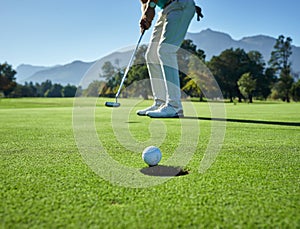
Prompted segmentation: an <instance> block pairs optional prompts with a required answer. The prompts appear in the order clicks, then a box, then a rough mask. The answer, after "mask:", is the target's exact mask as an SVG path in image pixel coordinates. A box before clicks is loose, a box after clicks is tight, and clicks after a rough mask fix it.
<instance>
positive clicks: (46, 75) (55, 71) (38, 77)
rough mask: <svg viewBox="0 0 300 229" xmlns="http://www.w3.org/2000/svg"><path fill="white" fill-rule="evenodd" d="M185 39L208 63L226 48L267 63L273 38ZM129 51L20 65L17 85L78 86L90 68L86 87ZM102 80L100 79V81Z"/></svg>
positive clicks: (298, 61)
mask: <svg viewBox="0 0 300 229" xmlns="http://www.w3.org/2000/svg"><path fill="white" fill-rule="evenodd" d="M186 39H190V40H192V41H193V43H194V44H196V45H197V48H199V49H202V50H204V51H205V54H206V57H207V58H206V60H210V59H211V57H212V56H216V55H219V54H220V53H221V52H222V51H224V50H225V49H229V48H242V49H244V50H245V51H246V52H249V51H251V50H256V51H259V52H260V53H261V54H262V55H263V57H264V59H265V62H266V63H267V62H268V60H269V59H270V54H271V52H272V50H273V47H274V44H275V42H276V38H273V37H269V36H264V35H258V36H251V37H245V38H242V39H241V40H234V39H232V38H231V36H230V35H228V34H226V33H222V32H216V31H213V30H211V29H206V30H203V31H201V32H199V33H187V35H186ZM292 51H293V54H292V56H291V61H292V64H293V65H292V68H293V71H295V72H298V73H299V72H300V47H296V46H293V47H292ZM131 55H132V50H126V51H120V52H114V53H112V54H110V55H107V56H105V57H103V58H101V59H100V60H98V61H93V62H88V63H87V62H82V61H78V60H77V61H74V62H72V63H69V64H66V65H57V66H54V67H42V66H32V65H25V64H22V65H20V66H18V67H17V69H16V70H17V75H16V77H17V82H18V83H24V82H25V81H27V82H30V81H32V82H38V83H41V82H43V81H45V80H47V79H49V80H51V81H52V82H54V83H60V84H62V85H66V84H68V83H70V84H73V85H79V83H80V81H81V79H82V78H83V77H84V75H85V73H86V72H87V70H88V69H89V68H90V67H91V66H92V65H93V64H97V65H95V66H94V68H93V73H92V74H91V75H90V76H89V77H85V82H84V83H81V85H83V86H85V87H86V86H87V85H88V84H89V83H90V82H92V81H93V80H95V79H97V80H98V79H99V80H101V78H100V77H99V78H98V76H99V75H100V74H101V72H102V66H103V64H104V63H105V62H106V61H110V62H111V63H112V64H113V65H116V66H118V67H120V68H122V67H125V66H127V64H128V62H129V59H130V56H131ZM102 80H103V79H102Z"/></svg>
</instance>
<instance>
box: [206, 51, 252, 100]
mask: <svg viewBox="0 0 300 229" xmlns="http://www.w3.org/2000/svg"><path fill="white" fill-rule="evenodd" d="M249 61H250V60H249V56H248V55H247V53H246V52H245V51H244V50H243V49H239V48H238V49H235V50H233V49H232V48H231V49H227V50H225V51H223V52H222V53H221V54H220V55H219V56H214V57H213V58H212V59H211V60H210V61H209V63H208V67H209V69H210V70H211V72H212V73H213V75H214V76H215V78H216V80H217V82H218V83H219V85H220V88H221V90H222V92H223V95H224V98H229V99H230V102H233V98H234V97H236V96H237V97H238V98H239V102H241V101H242V95H241V93H240V91H239V87H238V85H237V81H238V80H239V78H240V77H241V75H242V74H244V73H246V72H249ZM250 72H251V71H250Z"/></svg>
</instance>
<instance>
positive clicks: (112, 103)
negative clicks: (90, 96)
mask: <svg viewBox="0 0 300 229" xmlns="http://www.w3.org/2000/svg"><path fill="white" fill-rule="evenodd" d="M120 105H121V104H120V103H117V102H106V103H105V106H107V107H119V106H120Z"/></svg>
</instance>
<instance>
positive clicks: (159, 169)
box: [140, 165, 189, 177]
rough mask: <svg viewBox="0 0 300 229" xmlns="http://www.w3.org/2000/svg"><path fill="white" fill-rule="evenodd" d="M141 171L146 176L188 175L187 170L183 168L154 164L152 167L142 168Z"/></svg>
mask: <svg viewBox="0 0 300 229" xmlns="http://www.w3.org/2000/svg"><path fill="white" fill-rule="evenodd" d="M140 171H141V173H143V174H145V175H148V176H158V177H177V176H184V175H188V174H189V172H188V171H186V170H183V169H182V168H180V167H174V166H165V165H156V166H153V167H146V168H142V169H141V170H140Z"/></svg>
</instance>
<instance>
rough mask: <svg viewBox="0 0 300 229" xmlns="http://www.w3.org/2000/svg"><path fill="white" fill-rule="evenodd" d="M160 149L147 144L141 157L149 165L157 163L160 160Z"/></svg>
mask: <svg viewBox="0 0 300 229" xmlns="http://www.w3.org/2000/svg"><path fill="white" fill-rule="evenodd" d="M161 157H162V155H161V151H160V149H159V148H158V147H156V146H148V147H147V148H145V149H144V151H143V154H142V158H143V160H144V162H145V163H146V164H147V165H149V166H154V165H157V164H158V163H159V162H160V160H161Z"/></svg>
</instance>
